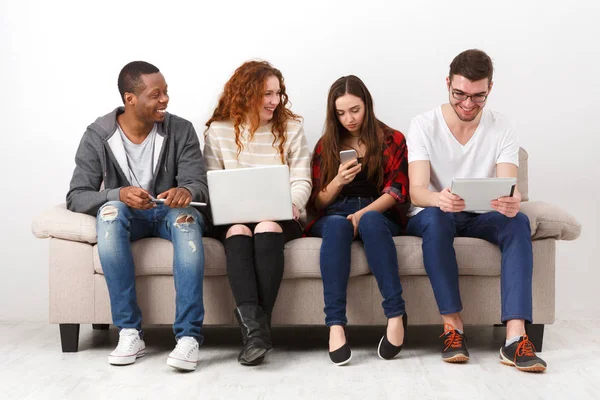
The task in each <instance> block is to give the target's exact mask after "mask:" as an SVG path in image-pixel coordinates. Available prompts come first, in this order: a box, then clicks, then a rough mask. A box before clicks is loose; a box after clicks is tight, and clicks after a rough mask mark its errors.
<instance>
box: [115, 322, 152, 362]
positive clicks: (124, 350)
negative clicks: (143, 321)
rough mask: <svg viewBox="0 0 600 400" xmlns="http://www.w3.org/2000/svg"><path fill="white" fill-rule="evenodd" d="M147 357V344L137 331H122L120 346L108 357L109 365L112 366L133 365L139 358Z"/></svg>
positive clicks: (127, 329) (129, 329) (120, 333)
mask: <svg viewBox="0 0 600 400" xmlns="http://www.w3.org/2000/svg"><path fill="white" fill-rule="evenodd" d="M145 355H146V343H144V341H143V340H142V338H140V333H139V332H138V330H137V329H131V328H126V329H121V332H119V344H118V345H117V348H116V349H114V350H113V352H112V353H110V355H109V356H108V363H109V364H112V365H128V364H133V363H134V362H135V360H136V359H137V358H138V357H143V356H145Z"/></svg>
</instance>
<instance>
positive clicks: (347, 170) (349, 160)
mask: <svg viewBox="0 0 600 400" xmlns="http://www.w3.org/2000/svg"><path fill="white" fill-rule="evenodd" d="M357 156H358V155H357V153H356V150H344V151H340V166H339V168H338V174H337V176H336V177H335V180H336V181H337V183H338V184H339V185H340V186H345V185H347V184H349V183H350V182H352V181H353V180H354V178H356V175H358V173H359V172H360V170H361V169H362V165H361V164H359V163H358V157H357Z"/></svg>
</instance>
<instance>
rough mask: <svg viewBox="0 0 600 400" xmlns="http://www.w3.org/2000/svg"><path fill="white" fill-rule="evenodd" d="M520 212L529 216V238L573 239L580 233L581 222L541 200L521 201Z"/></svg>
mask: <svg viewBox="0 0 600 400" xmlns="http://www.w3.org/2000/svg"><path fill="white" fill-rule="evenodd" d="M521 212H522V213H523V214H525V215H527V217H528V218H529V223H530V224H531V238H532V239H533V240H536V239H550V238H552V239H556V240H575V239H577V238H578V237H579V235H580V234H581V224H580V223H579V222H578V221H577V220H576V219H575V217H573V216H572V215H571V214H569V213H568V212H566V211H565V210H563V209H562V208H560V207H558V206H555V205H553V204H550V203H545V202H543V201H526V202H523V203H521Z"/></svg>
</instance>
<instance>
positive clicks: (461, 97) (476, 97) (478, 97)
mask: <svg viewBox="0 0 600 400" xmlns="http://www.w3.org/2000/svg"><path fill="white" fill-rule="evenodd" d="M452 97H454V98H455V99H456V100H458V101H465V100H467V99H468V98H469V97H470V98H471V101H472V102H473V103H483V102H484V101H486V99H487V97H488V95H487V94H466V93H463V92H458V91H456V90H454V89H452Z"/></svg>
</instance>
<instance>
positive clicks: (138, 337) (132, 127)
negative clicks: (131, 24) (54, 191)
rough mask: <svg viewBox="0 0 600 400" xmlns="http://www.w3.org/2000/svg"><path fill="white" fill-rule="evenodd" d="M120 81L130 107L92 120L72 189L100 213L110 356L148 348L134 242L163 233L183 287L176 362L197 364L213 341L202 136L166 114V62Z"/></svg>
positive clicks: (130, 67) (135, 67)
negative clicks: (208, 338)
mask: <svg viewBox="0 0 600 400" xmlns="http://www.w3.org/2000/svg"><path fill="white" fill-rule="evenodd" d="M118 87H119V92H120V93H121V99H122V100H123V103H124V107H119V108H117V109H115V110H114V111H112V112H111V113H109V114H107V115H105V116H103V117H100V118H98V119H97V120H96V121H95V122H94V123H93V124H91V125H90V126H88V128H87V131H86V132H85V133H84V135H83V138H82V139H81V143H80V144H79V148H78V150H77V155H76V157H75V163H76V167H75V171H74V172H73V177H72V179H71V185H70V189H69V193H68V194H67V208H68V209H69V210H71V211H74V212H81V213H86V214H90V215H94V216H96V219H97V223H96V229H97V233H98V254H99V256H100V263H101V265H102V270H103V273H104V276H105V278H106V283H107V286H108V292H109V296H110V303H111V312H112V318H113V323H114V324H115V325H116V326H117V327H118V328H119V344H118V346H117V348H116V349H115V350H114V351H113V352H112V353H111V354H110V355H109V357H108V361H109V363H110V364H115V365H125V364H132V363H134V362H135V360H136V359H137V358H138V357H141V356H143V355H144V354H145V343H144V340H143V332H142V330H141V325H142V314H141V311H140V308H139V306H138V303H137V296H136V289H135V268H134V264H133V256H132V252H131V242H132V241H134V240H138V239H141V238H144V237H160V238H163V239H167V240H169V241H171V242H172V243H173V251H174V257H173V278H174V280H175V290H176V292H177V296H176V300H175V301H176V315H175V322H174V324H173V331H174V332H175V337H176V340H177V346H176V347H175V350H173V352H171V354H170V355H169V358H168V360H167V364H168V365H170V366H172V367H174V368H177V369H182V370H194V369H195V368H196V364H197V361H198V348H199V346H200V345H201V344H202V340H203V336H202V322H203V319H204V306H203V302H202V281H203V276H204V249H203V246H202V234H203V233H204V232H205V230H206V224H207V218H206V216H205V215H203V213H202V212H199V211H198V210H197V209H196V208H193V207H191V206H190V202H192V201H195V202H207V201H208V187H207V184H206V168H205V166H204V160H203V159H202V153H201V151H200V143H199V141H198V137H197V135H196V132H195V130H194V127H193V126H192V124H191V123H190V122H189V121H186V120H185V119H183V118H179V117H177V116H175V115H172V114H169V113H167V112H166V108H167V104H168V102H169V96H168V94H167V84H166V82H165V78H164V77H163V75H162V74H161V73H160V71H159V70H158V68H156V67H155V66H153V65H152V64H149V63H147V62H143V61H134V62H131V63H129V64H127V65H126V66H125V67H123V69H122V70H121V73H120V74H119V80H118ZM156 199H161V201H162V203H160V202H157V201H156Z"/></svg>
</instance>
